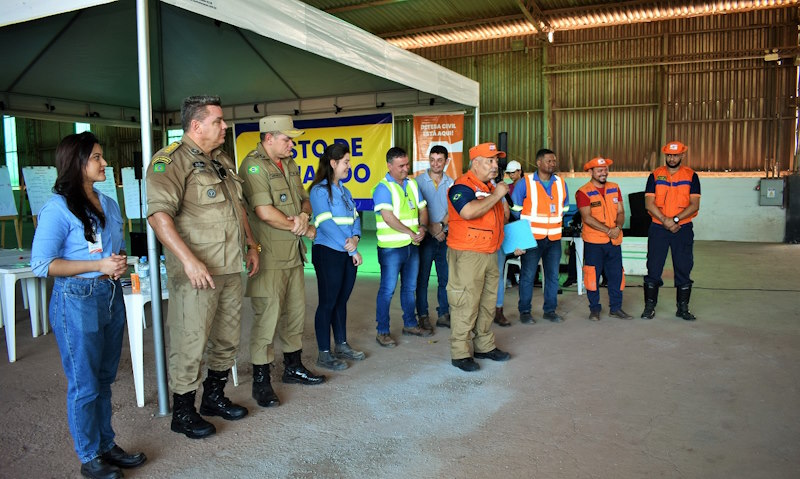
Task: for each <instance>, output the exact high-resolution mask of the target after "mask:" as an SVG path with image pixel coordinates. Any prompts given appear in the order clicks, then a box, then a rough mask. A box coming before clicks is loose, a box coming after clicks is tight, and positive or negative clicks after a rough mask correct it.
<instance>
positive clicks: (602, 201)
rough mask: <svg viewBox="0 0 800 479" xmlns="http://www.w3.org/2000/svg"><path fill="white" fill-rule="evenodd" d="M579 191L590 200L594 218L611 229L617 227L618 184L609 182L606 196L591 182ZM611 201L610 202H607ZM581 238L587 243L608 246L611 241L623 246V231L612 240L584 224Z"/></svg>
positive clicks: (605, 234)
mask: <svg viewBox="0 0 800 479" xmlns="http://www.w3.org/2000/svg"><path fill="white" fill-rule="evenodd" d="M578 191H582V192H583V193H584V194H585V195H586V196H587V197H588V198H589V208H590V210H589V211H590V212H591V213H592V218H594V219H596V220H597V221H599V222H601V223H603V224H604V225H606V226H608V227H609V228H613V227H615V226H617V212H618V211H619V194H620V193H619V185H618V184H616V183H612V182H610V181H609V182H607V183H606V194H605V196H604V195H601V194H600V192H599V191H597V188H595V186H594V185H593V184H592V182H591V181H590V182H588V183H586V184H585V185H583V186H581V188H580V189H579V190H578ZM609 199H610V201H607V200H609ZM581 238H583V241H585V242H587V243H594V244H606V243H608V242H609V240H610V241H611V244H613V245H620V244H622V231H620V233H619V236H617V237H616V238H615V239H611V238H609V236H608V234H607V233H605V232H604V231H599V230H596V229H594V228H592V227H591V226H589V224H588V223H584V224H583V228H582V229H581Z"/></svg>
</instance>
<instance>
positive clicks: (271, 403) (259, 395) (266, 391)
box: [253, 363, 281, 407]
mask: <svg viewBox="0 0 800 479" xmlns="http://www.w3.org/2000/svg"><path fill="white" fill-rule="evenodd" d="M253 399H255V400H256V402H257V403H258V405H259V406H261V407H275V406H280V404H281V401H280V400H279V399H278V396H277V395H276V394H275V391H273V390H272V383H271V382H270V380H269V363H268V364H254V365H253Z"/></svg>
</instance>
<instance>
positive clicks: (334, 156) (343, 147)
mask: <svg viewBox="0 0 800 479" xmlns="http://www.w3.org/2000/svg"><path fill="white" fill-rule="evenodd" d="M349 153H350V147H349V146H348V145H347V144H346V143H333V144H331V145H328V147H327V148H325V151H324V152H322V156H320V157H319V166H318V167H317V173H316V174H315V175H314V181H312V182H311V186H309V187H308V191H311V188H313V187H314V185H318V184H320V183H322V180H328V184H327V185H325V187H326V188H328V198H330V199H333V191H332V190H331V185H333V175H334V172H333V167H331V160H336V161H339V160H341V159H342V158H344V155H347V154H349Z"/></svg>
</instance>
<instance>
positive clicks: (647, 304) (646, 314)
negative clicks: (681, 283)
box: [642, 283, 658, 319]
mask: <svg viewBox="0 0 800 479" xmlns="http://www.w3.org/2000/svg"><path fill="white" fill-rule="evenodd" d="M657 303H658V285H656V284H652V283H645V284H644V311H642V319H653V318H655V317H656V304H657Z"/></svg>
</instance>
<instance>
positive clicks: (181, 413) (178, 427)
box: [171, 391, 217, 439]
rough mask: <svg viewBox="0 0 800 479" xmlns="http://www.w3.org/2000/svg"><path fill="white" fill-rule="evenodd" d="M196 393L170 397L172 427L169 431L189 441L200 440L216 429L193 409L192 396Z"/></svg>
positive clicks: (191, 392) (190, 392)
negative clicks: (179, 434)
mask: <svg viewBox="0 0 800 479" xmlns="http://www.w3.org/2000/svg"><path fill="white" fill-rule="evenodd" d="M195 392H196V391H189V392H188V393H184V394H173V395H172V426H171V429H172V430H173V431H175V432H179V433H181V434H186V437H188V438H191V439H202V438H204V437H208V436H210V435H212V434H214V433H215V432H217V428H215V427H214V425H213V424H211V423H210V422H208V421H206V420H205V419H203V418H202V417H200V415H199V414H197V411H195V409H194V395H195Z"/></svg>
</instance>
